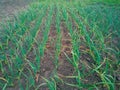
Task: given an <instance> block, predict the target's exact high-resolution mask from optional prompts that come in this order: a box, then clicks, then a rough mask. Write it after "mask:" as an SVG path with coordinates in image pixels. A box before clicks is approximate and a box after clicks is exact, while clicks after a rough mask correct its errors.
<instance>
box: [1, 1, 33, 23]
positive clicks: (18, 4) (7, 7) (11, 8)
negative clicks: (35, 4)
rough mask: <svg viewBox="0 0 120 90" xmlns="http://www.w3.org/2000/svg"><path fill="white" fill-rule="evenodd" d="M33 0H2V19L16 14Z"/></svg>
mask: <svg viewBox="0 0 120 90" xmlns="http://www.w3.org/2000/svg"><path fill="white" fill-rule="evenodd" d="M30 2H32V0H0V21H1V19H3V18H6V17H8V16H9V17H11V16H14V14H15V13H17V12H18V11H19V10H21V9H24V8H26V7H27V5H28V4H29V3H30Z"/></svg>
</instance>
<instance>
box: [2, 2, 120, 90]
mask: <svg viewBox="0 0 120 90" xmlns="http://www.w3.org/2000/svg"><path fill="white" fill-rule="evenodd" d="M48 1H49V3H48ZM95 2H98V3H95ZM104 3H106V4H104ZM118 4H119V2H118V1H117V0H116V1H114V0H105V1H103V0H97V1H96V0H85V1H83V0H80V1H78V0H76V1H72V0H70V1H69V0H68V1H67V0H66V1H65V0H61V1H59V0H52V1H51V0H45V1H40V0H38V1H35V2H34V3H31V4H30V5H29V7H28V8H27V9H26V10H24V11H22V12H20V13H19V14H17V15H15V17H14V18H13V19H12V20H11V19H8V20H3V22H1V24H0V89H1V90H6V89H9V88H10V87H13V88H15V87H16V88H17V89H20V90H39V89H42V90H44V89H45V88H49V90H58V88H59V87H60V88H59V89H60V90H62V89H63V88H65V89H64V90H66V89H70V90H72V89H74V88H76V89H77V90H82V89H88V90H89V89H90V90H94V89H96V90H99V89H107V90H119V87H120V80H119V77H120V73H119V72H120V43H119V39H120V36H119V35H120V29H119V28H120V22H119V20H120V7H119V5H118ZM62 23H64V26H62ZM51 25H54V27H55V31H54V32H56V35H55V40H53V41H51V43H52V42H53V43H54V44H55V46H54V45H51V46H50V47H52V46H53V47H54V48H55V50H54V52H53V53H54V55H53V56H46V55H45V54H46V53H45V52H47V50H48V48H46V45H47V43H48V42H47V41H48V40H49V38H50V36H49V34H50V33H51V30H53V29H51ZM62 28H63V29H65V32H63V30H62ZM39 33H40V35H39ZM53 35H54V34H53ZM63 39H69V40H70V43H69V44H70V45H71V48H70V46H69V45H68V46H65V47H67V48H70V52H69V53H67V51H65V50H63V51H62V48H63V47H64V44H63V42H62V40H63ZM67 44H68V43H67ZM63 49H64V48H63ZM30 53H32V54H30ZM50 53H52V52H50ZM53 53H52V54H53ZM61 54H63V56H64V58H62V60H63V63H62V64H61V62H62V61H61ZM29 55H30V56H29ZM32 56H33V57H32ZM44 56H46V57H53V58H54V60H51V59H50V60H51V62H53V65H51V64H50V65H48V66H49V68H50V67H54V69H53V70H51V71H50V72H51V74H50V76H48V77H46V76H44V75H42V73H41V72H42V71H41V69H42V66H41V64H42V60H44ZM63 56H62V57H63ZM46 60H47V61H49V60H48V59H46ZM65 60H66V61H65ZM65 62H67V64H66V63H65ZM64 63H65V64H64ZM48 64H49V62H48ZM62 65H63V66H62ZM65 65H66V66H69V67H70V69H73V70H72V73H70V71H68V72H67V70H68V69H67V68H64V67H65ZM61 66H62V68H64V70H63V69H61V70H59V68H60V67H61ZM62 70H63V71H62ZM60 72H63V74H61V73H60ZM64 72H65V73H64ZM66 73H67V75H66ZM62 87H63V88H62ZM66 87H67V88H66ZM61 88H62V89H61Z"/></svg>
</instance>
